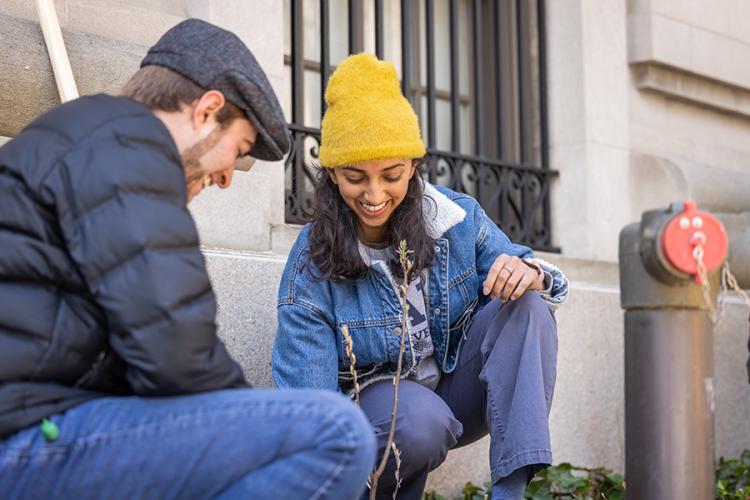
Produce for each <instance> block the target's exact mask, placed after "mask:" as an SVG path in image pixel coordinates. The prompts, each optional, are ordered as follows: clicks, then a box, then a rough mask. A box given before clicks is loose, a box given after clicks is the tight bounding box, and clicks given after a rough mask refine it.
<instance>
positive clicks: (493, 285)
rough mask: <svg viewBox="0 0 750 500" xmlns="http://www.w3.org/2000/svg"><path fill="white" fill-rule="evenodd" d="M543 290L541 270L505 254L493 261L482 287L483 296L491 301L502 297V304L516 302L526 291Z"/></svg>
mask: <svg viewBox="0 0 750 500" xmlns="http://www.w3.org/2000/svg"><path fill="white" fill-rule="evenodd" d="M543 289H544V273H543V272H542V271H541V269H536V268H534V267H531V265H529V264H527V263H526V262H524V261H523V260H521V259H520V258H518V257H515V256H510V255H506V254H502V255H500V256H498V258H497V259H495V263H494V264H492V267H491V268H490V272H489V273H487V279H486V280H484V285H483V291H484V294H485V295H491V296H492V299H493V300H494V299H496V298H498V297H502V299H503V302H505V301H507V300H508V299H510V300H517V299H518V298H519V297H520V296H521V295H523V294H524V292H526V290H543Z"/></svg>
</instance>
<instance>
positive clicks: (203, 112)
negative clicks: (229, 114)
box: [192, 90, 226, 127]
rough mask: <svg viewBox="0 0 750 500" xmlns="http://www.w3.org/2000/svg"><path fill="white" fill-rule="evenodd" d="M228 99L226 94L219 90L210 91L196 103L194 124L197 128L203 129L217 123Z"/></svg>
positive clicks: (193, 115) (193, 114)
mask: <svg viewBox="0 0 750 500" xmlns="http://www.w3.org/2000/svg"><path fill="white" fill-rule="evenodd" d="M225 103H226V99H225V98H224V94H222V93H221V92H219V91H218V90H209V91H208V92H205V93H204V94H203V95H202V96H200V98H199V99H198V100H197V101H195V104H194V106H193V113H192V118H193V124H194V126H196V127H202V126H204V125H206V124H208V123H210V122H212V121H213V122H216V115H218V114H219V111H221V108H223V107H224V104H225Z"/></svg>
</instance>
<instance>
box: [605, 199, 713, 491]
mask: <svg viewBox="0 0 750 500" xmlns="http://www.w3.org/2000/svg"><path fill="white" fill-rule="evenodd" d="M717 231H718V232H717ZM722 234H723V241H722V237H721V235H722ZM696 235H697V236H696ZM695 246H701V260H702V261H703V260H704V257H705V262H704V264H705V266H706V270H707V277H708V282H709V283H710V300H711V302H712V303H714V304H715V303H716V294H717V291H718V289H719V284H720V276H719V274H720V272H719V271H720V266H721V264H722V262H723V261H724V259H725V258H726V250H727V238H726V233H725V232H724V229H723V227H722V226H721V223H719V221H718V220H717V219H716V218H714V217H713V216H711V215H710V214H708V213H706V212H700V211H697V210H696V209H695V205H694V204H693V203H692V202H687V203H685V204H673V205H672V206H670V208H669V209H666V210H654V211H650V212H646V213H644V214H643V217H642V219H641V222H640V223H638V224H632V225H630V226H627V227H625V228H624V229H623V230H622V232H621V233H620V249H619V254H620V290H621V303H622V307H623V309H625V478H626V481H627V496H628V498H632V499H637V500H651V499H653V500H670V499H675V500H677V499H679V500H711V499H713V498H714V430H713V429H714V428H713V426H714V363H713V359H714V358H713V327H712V323H711V320H710V319H709V315H708V304H707V303H706V299H705V297H704V288H703V286H702V285H701V284H699V283H697V282H696V273H697V270H696V263H695V261H694V260H693V255H694V253H693V252H694V250H695ZM691 260H693V262H692V265H693V267H692V268H691V267H690V265H691ZM691 271H692V272H691Z"/></svg>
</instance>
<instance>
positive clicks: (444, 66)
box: [284, 0, 558, 251]
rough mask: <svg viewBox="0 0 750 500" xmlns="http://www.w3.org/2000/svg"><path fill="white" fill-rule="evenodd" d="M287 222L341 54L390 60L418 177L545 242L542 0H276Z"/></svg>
mask: <svg viewBox="0 0 750 500" xmlns="http://www.w3.org/2000/svg"><path fill="white" fill-rule="evenodd" d="M284 7H285V19H286V21H287V22H286V23H285V56H284V62H285V69H286V72H287V75H286V76H287V78H286V82H287V92H286V95H285V96H284V107H285V111H286V112H287V117H288V119H289V121H290V124H289V128H290V130H291V132H292V135H293V139H294V142H293V146H292V151H291V153H290V154H289V156H288V158H287V160H286V167H285V168H286V177H285V186H286V220H287V222H290V223H304V222H306V221H307V220H308V218H309V216H310V214H311V211H312V193H313V189H314V183H315V181H316V178H317V168H316V165H317V155H318V146H319V142H320V120H321V116H322V113H323V112H324V111H325V102H324V100H323V90H324V89H325V83H326V82H327V80H328V77H329V76H330V74H331V72H332V71H333V70H334V69H335V67H336V65H338V64H339V63H340V62H341V61H342V60H343V59H344V58H345V57H346V56H347V55H348V54H353V53H358V52H362V51H366V52H371V53H374V54H376V55H377V56H378V57H380V58H382V59H387V60H389V61H390V62H392V63H393V64H394V65H395V67H396V71H397V72H398V75H399V79H400V80H401V88H402V91H403V93H404V95H405V96H406V97H407V98H408V99H409V101H410V102H411V103H412V106H414V109H415V111H416V112H417V115H418V116H419V118H420V124H421V127H422V134H423V138H424V140H425V142H426V144H427V150H428V158H427V162H426V169H425V172H424V175H425V178H426V179H427V180H429V181H430V182H432V183H434V184H441V185H444V186H447V187H449V188H451V189H454V190H456V191H460V192H464V193H468V194H470V195H472V196H474V197H475V198H476V199H477V200H478V201H479V203H480V204H481V205H482V207H483V208H484V210H485V211H486V212H487V214H488V215H489V217H490V218H491V219H492V220H493V221H494V222H495V223H497V224H498V225H499V226H500V227H501V228H502V229H503V230H504V231H505V232H506V233H507V234H508V236H509V237H510V238H511V239H512V240H513V241H515V242H518V243H524V244H527V245H530V246H532V247H534V248H536V249H538V250H549V251H558V249H556V248H554V247H553V246H552V237H551V231H550V214H549V206H550V203H549V192H550V189H549V185H550V181H551V179H552V178H553V177H554V176H555V175H557V172H556V171H553V170H550V169H549V161H548V147H547V130H546V129H547V116H546V98H545V97H546V94H545V92H546V88H545V85H546V82H545V66H544V0H285V4H284Z"/></svg>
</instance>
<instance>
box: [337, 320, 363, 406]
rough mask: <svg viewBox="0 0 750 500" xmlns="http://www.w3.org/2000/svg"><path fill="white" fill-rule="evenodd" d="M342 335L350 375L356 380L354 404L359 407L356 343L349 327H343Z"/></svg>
mask: <svg viewBox="0 0 750 500" xmlns="http://www.w3.org/2000/svg"><path fill="white" fill-rule="evenodd" d="M341 335H342V336H343V337H344V345H345V346H346V355H347V356H348V357H349V373H350V374H351V375H352V380H354V403H356V404H357V406H359V381H358V380H357V370H356V365H357V356H355V355H354V341H353V340H352V336H351V335H350V334H349V327H348V326H347V325H343V326H342V327H341Z"/></svg>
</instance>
